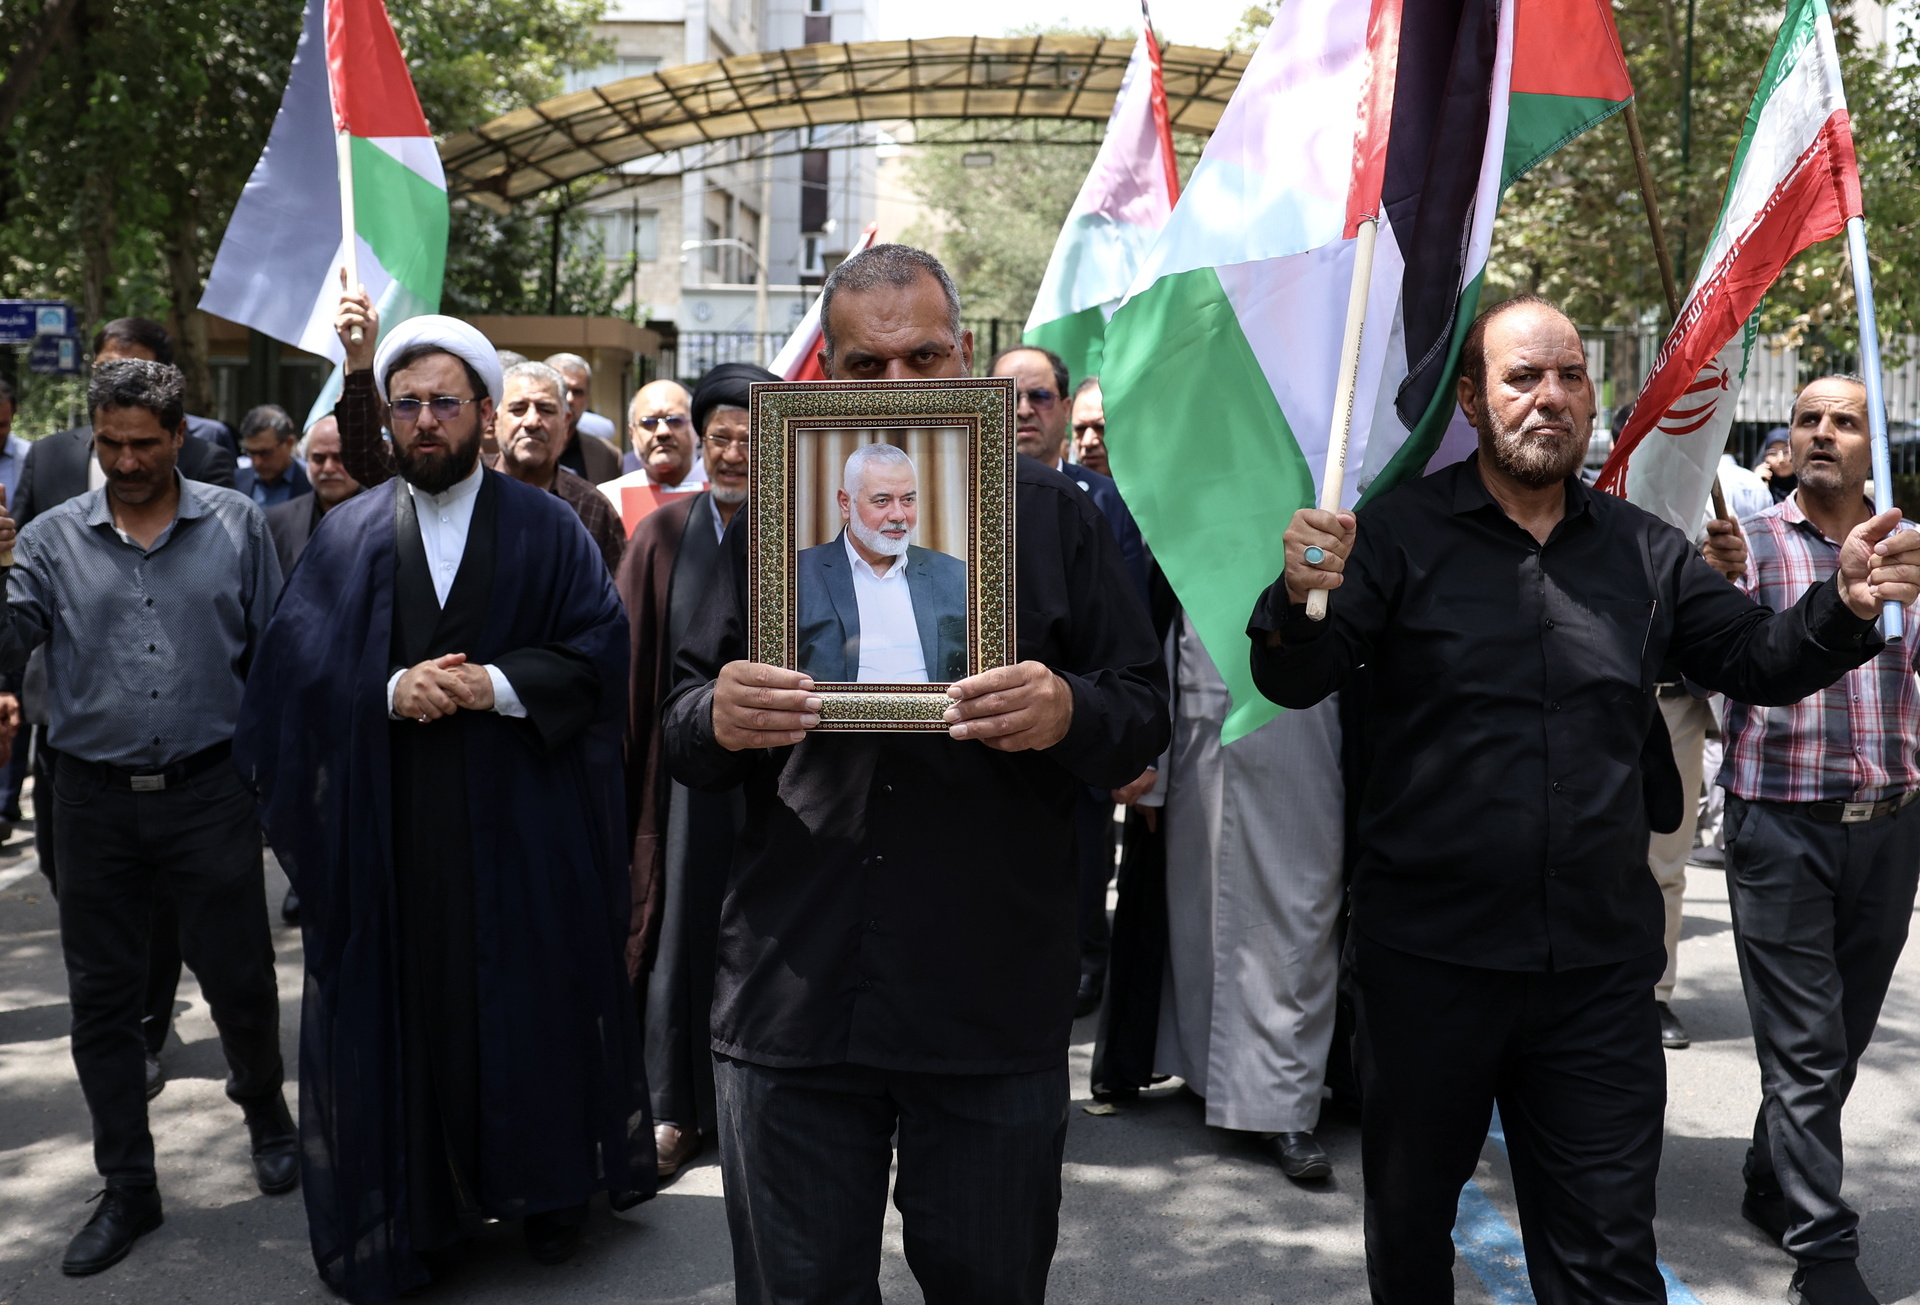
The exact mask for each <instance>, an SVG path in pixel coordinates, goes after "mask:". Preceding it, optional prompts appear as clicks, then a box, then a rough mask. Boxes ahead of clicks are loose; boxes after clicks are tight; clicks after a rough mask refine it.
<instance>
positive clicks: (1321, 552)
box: [1300, 544, 1327, 566]
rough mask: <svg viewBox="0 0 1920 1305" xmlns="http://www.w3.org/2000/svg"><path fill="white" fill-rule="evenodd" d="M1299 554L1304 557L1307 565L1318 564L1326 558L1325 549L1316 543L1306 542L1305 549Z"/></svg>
mask: <svg viewBox="0 0 1920 1305" xmlns="http://www.w3.org/2000/svg"><path fill="white" fill-rule="evenodd" d="M1300 556H1301V557H1303V558H1305V559H1306V562H1307V565H1308V566H1319V565H1320V564H1321V563H1322V562H1324V561H1326V560H1327V550H1326V549H1324V548H1322V547H1320V545H1318V544H1308V545H1307V548H1306V551H1305V552H1303V553H1302V554H1300Z"/></svg>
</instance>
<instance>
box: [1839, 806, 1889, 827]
mask: <svg viewBox="0 0 1920 1305" xmlns="http://www.w3.org/2000/svg"><path fill="white" fill-rule="evenodd" d="M1879 805H1880V804H1879V803H1877V802H1842V803H1841V804H1840V823H1841V824H1843V825H1857V824H1859V823H1861V822H1862V821H1865V820H1871V819H1873V809H1874V808H1875V807H1876V806H1879Z"/></svg>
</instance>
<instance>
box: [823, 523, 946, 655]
mask: <svg viewBox="0 0 1920 1305" xmlns="http://www.w3.org/2000/svg"><path fill="white" fill-rule="evenodd" d="M841 538H842V539H843V540H844V541H845V543H846V546H847V561H848V562H850V563H852V565H853V597H854V600H855V601H856V602H857V603H859V605H860V670H859V673H858V674H857V675H855V676H854V678H855V679H856V680H860V681H862V682H865V683H875V682H878V683H882V684H925V683H927V656H926V652H925V650H924V649H922V648H921V647H920V627H919V625H918V624H917V623H916V622H915V621H914V619H913V591H912V590H911V589H909V588H908V587H907V559H906V555H905V554H904V553H903V554H901V555H900V556H899V557H896V558H894V559H893V562H892V565H890V566H888V567H887V569H886V570H885V571H882V572H878V573H876V572H875V571H874V569H873V568H872V567H870V566H868V565H867V563H866V560H865V559H864V558H862V557H861V556H860V554H859V553H858V552H856V551H855V549H854V547H853V537H852V536H851V535H848V534H843V535H842V536H841Z"/></svg>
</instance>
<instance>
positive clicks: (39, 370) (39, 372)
mask: <svg viewBox="0 0 1920 1305" xmlns="http://www.w3.org/2000/svg"><path fill="white" fill-rule="evenodd" d="M27 370H28V371H30V372H32V373H34V374H35V375H36V376H72V375H74V374H75V373H77V372H78V371H79V370H80V341H78V340H76V339H75V338H74V337H73V336H71V335H43V336H40V337H38V338H37V339H35V340H34V342H33V348H32V349H31V350H29V351H28V353H27Z"/></svg>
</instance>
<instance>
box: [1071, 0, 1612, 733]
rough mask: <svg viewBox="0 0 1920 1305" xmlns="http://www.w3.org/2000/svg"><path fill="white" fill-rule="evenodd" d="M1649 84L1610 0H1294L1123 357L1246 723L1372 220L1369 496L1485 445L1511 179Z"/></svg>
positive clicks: (1140, 500)
mask: <svg viewBox="0 0 1920 1305" xmlns="http://www.w3.org/2000/svg"><path fill="white" fill-rule="evenodd" d="M1632 93H1633V92H1632V86H1631V84H1630V82H1629V81H1628V78H1627V70H1626V62H1625V60H1624V59H1623V58H1622V56H1621V53H1620V42H1619V37H1618V36H1617V34H1616V33H1615V31H1614V27H1613V16H1612V12H1611V10H1610V9H1609V7H1608V4H1607V0H1372V3H1370V4H1369V3H1368V0H1289V2H1288V3H1287V4H1285V5H1282V6H1281V7H1280V10H1279V13H1278V14H1277V15H1276V16H1275V18H1274V20H1273V26H1272V27H1271V28H1270V29H1269V31H1268V34H1267V37H1266V39H1265V40H1264V41H1263V42H1262V43H1261V45H1260V49H1259V50H1258V51H1257V52H1256V53H1255V55H1254V57H1253V61H1252V62H1251V63H1250V64H1249V65H1248V67H1247V71H1246V73H1245V75H1244V76H1243V77H1242V78H1241V81H1240V86H1239V89H1238V90H1237V91H1235V93H1234V97H1233V100H1232V102H1231V103H1230V104H1229V105H1228V106H1227V110H1226V113H1225V114H1224V115H1223V117H1222V118H1221V121H1220V125H1219V127H1218V128H1217V129H1216V130H1215V132H1214V135H1213V138H1212V140H1211V141H1210V142H1209V143H1208V145H1207V149H1206V153H1205V154H1204V155H1203V156H1202V158H1201V160H1200V164H1199V166H1198V167H1197V168H1196V169H1195V170H1194V173H1193V175H1192V177H1191V178H1189V180H1188V182H1187V188H1186V192H1185V193H1184V194H1183V195H1182V196H1181V198H1180V202H1179V205H1178V206H1177V207H1176V208H1175V209H1174V211H1173V216H1172V218H1171V219H1170V220H1169V221H1168V223H1167V227H1166V229H1165V230H1164V231H1163V232H1162V233H1161V236H1160V239H1159V240H1158V242H1156V243H1155V245H1154V246H1153V249H1152V250H1151V251H1150V252H1149V253H1148V255H1147V259H1146V263H1145V265H1144V266H1143V267H1142V269H1141V271H1140V274H1139V276H1138V277H1137V278H1136V279H1135V281H1134V283H1133V287H1132V289H1131V291H1130V292H1129V295H1128V297H1127V299H1126V301H1125V302H1124V303H1123V304H1122V305H1121V306H1120V308H1119V310H1118V311H1117V312H1116V313H1115V314H1114V316H1113V320H1112V322H1111V323H1110V324H1109V325H1108V328H1107V345H1106V361H1105V363H1104V370H1103V373H1102V380H1103V385H1104V389H1105V392H1106V408H1107V448H1108V456H1109V458H1110V460H1111V462H1112V467H1113V473H1114V476H1115V478H1116V479H1117V480H1118V481H1119V484H1120V490H1121V493H1122V494H1123V495H1124V496H1125V498H1126V500H1127V504H1128V506H1129V507H1130V508H1131V509H1132V510H1133V514H1134V516H1135V518H1136V519H1137V520H1138V521H1139V522H1140V527H1141V530H1142V531H1143V532H1144V533H1145V535H1146V539H1147V543H1148V544H1149V545H1150V546H1151V547H1152V549H1153V552H1154V556H1155V558H1156V559H1157V560H1158V561H1159V563H1160V565H1161V567H1162V568H1163V569H1164V570H1165V571H1166V574H1167V578H1168V579H1169V581H1171V583H1172V584H1173V587H1174V590H1175V591H1176V592H1177V593H1178V594H1179V596H1180V599H1181V601H1182V603H1183V604H1184V605H1185V607H1186V610H1187V613H1188V615H1189V616H1190V617H1191V618H1192V619H1193V622H1194V626H1195V628H1196V629H1197V630H1198V631H1199V633H1200V637H1201V639H1202V640H1203V641H1204V642H1205V644H1206V645H1207V650H1208V651H1209V652H1210V653H1211V654H1212V656H1213V660H1214V663H1215V664H1216V665H1217V666H1218V667H1219V668H1220V671H1221V673H1222V675H1223V676H1224V677H1225V679H1226V681H1227V686H1228V688H1229V690H1230V691H1231V692H1232V695H1233V702H1234V707H1233V712H1232V714H1231V715H1230V716H1229V717H1228V720H1227V727H1226V730H1225V732H1224V736H1223V737H1224V739H1225V740H1226V741H1227V742H1229V743H1230V742H1232V741H1233V740H1234V739H1236V738H1239V737H1240V736H1241V735H1243V734H1246V733H1247V732H1249V731H1250V730H1253V729H1255V728H1257V727H1258V726H1259V725H1261V724H1262V723H1263V722H1265V721H1266V720H1268V719H1270V718H1271V717H1272V716H1273V715H1274V714H1275V713H1276V712H1277V711H1278V710H1279V709H1278V708H1277V707H1275V706H1273V705H1272V704H1271V703H1269V702H1267V701H1266V700H1265V699H1264V698H1262V697H1261V696H1260V695H1259V693H1258V691H1256V690H1255V689H1254V687H1253V682H1252V678H1251V675H1250V673H1249V671H1248V668H1247V636H1246V624H1247V615H1248V613H1250V612H1251V611H1252V610H1253V605H1254V601H1255V599H1256V598H1257V597H1258V596H1259V594H1260V593H1261V591H1262V590H1264V589H1265V588H1266V587H1267V586H1268V585H1270V584H1272V583H1273V580H1274V578H1275V577H1276V576H1278V575H1279V574H1280V570H1281V565H1282V560H1283V558H1282V546H1281V542H1280V536H1281V532H1282V531H1283V530H1284V529H1285V528H1286V526H1287V523H1288V521H1289V520H1290V519H1291V517H1292V515H1293V513H1294V511H1295V510H1296V509H1298V508H1302V507H1308V506H1311V505H1312V504H1313V503H1314V502H1315V501H1316V500H1317V498H1318V484H1319V480H1320V477H1321V474H1322V472H1323V470H1324V466H1325V460H1326V449H1327V445H1328V441H1329V436H1330V432H1331V427H1332V423H1333V415H1334V414H1333V395H1334V383H1335V372H1336V370H1337V367H1338V362H1339V355H1340V341H1341V335H1342V332H1343V328H1344V326H1345V322H1346V307H1347V298H1348V292H1349V288H1350V286H1351V283H1352V277H1353V265H1354V244H1355V234H1356V232H1357V231H1358V229H1359V224H1360V222H1361V220H1362V219H1363V218H1366V217H1370V216H1374V215H1378V216H1379V218H1380V230H1379V244H1378V248H1377V250H1376V252H1375V259H1374V266H1373V276H1372V279H1371V283H1370V286H1369V291H1368V298H1367V319H1366V333H1365V335H1364V337H1363V339H1362V342H1361V351H1360V379H1359V385H1358V388H1357V390H1356V393H1355V400H1354V422H1353V433H1352V439H1351V444H1350V447H1349V451H1348V459H1347V466H1348V474H1347V478H1346V486H1347V492H1346V502H1347V503H1348V504H1349V505H1351V504H1352V503H1353V502H1355V501H1356V499H1357V500H1360V501H1364V500H1365V499H1366V498H1368V497H1370V496H1377V495H1379V494H1381V493H1383V492H1384V491H1386V490H1387V489H1389V488H1391V487H1393V486H1395V485H1398V484H1400V483H1401V482H1403V481H1405V480H1407V479H1409V478H1411V477H1415V476H1419V475H1421V474H1423V473H1424V472H1425V471H1426V470H1427V469H1428V468H1429V467H1431V466H1435V465H1439V464H1441V463H1444V462H1450V461H1454V460H1457V459H1458V458H1460V457H1464V456H1465V455H1466V453H1467V451H1469V450H1470V449H1471V448H1472V447H1473V433H1472V431H1471V429H1469V428H1468V427H1467V426H1466V424H1465V422H1464V421H1456V420H1455V418H1456V409H1455V405H1454V401H1453V385H1452V381H1453V378H1454V376H1455V372H1456V367H1457V364H1458V359H1459V350H1460V341H1461V337H1462V336H1463V335H1464V334H1465V332H1466V328H1467V326H1468V324H1469V323H1471V321H1472V320H1473V317H1474V314H1475V312H1476V311H1477V310H1478V308H1479V303H1480V287H1481V280H1482V276H1483V274H1484V272H1485V269H1486V262H1487V250H1488V247H1489V245H1490V244H1491V241H1492V235H1493V220H1494V213H1495V210H1496V209H1497V208H1498V206H1499V202H1500V196H1501V193H1502V192H1503V191H1504V190H1505V189H1506V187H1507V186H1508V185H1510V184H1511V183H1512V182H1513V181H1514V180H1515V179H1516V178H1517V177H1519V176H1520V175H1521V174H1522V173H1524V172H1526V171H1527V169H1529V168H1531V167H1532V166H1534V165H1535V164H1536V163H1538V162H1539V161H1540V160H1541V159H1543V158H1545V157H1547V155H1549V154H1551V153H1553V152H1554V151H1555V150H1557V149H1559V148H1560V147H1561V146H1562V145H1564V144H1566V143H1567V142H1568V141H1570V140H1572V139H1573V138H1574V137H1575V136H1578V135H1579V134H1580V133H1581V132H1583V131H1585V130H1587V128H1589V127H1591V126H1593V125H1594V124H1595V123H1597V122H1600V121H1601V120H1602V119H1604V118H1606V117H1608V116H1609V115H1610V114H1612V113H1614V112H1616V111H1618V110H1619V109H1620V108H1621V107H1622V106H1623V105H1624V104H1625V103H1626V102H1627V100H1629V99H1630V98H1631V97H1632ZM1450 426H1452V427H1453V431H1452V434H1451V436H1450V435H1449V427H1450ZM1333 601H1334V602H1335V603H1338V602H1339V601H1340V598H1339V595H1338V594H1337V593H1336V594H1335V595H1334V597H1333Z"/></svg>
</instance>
